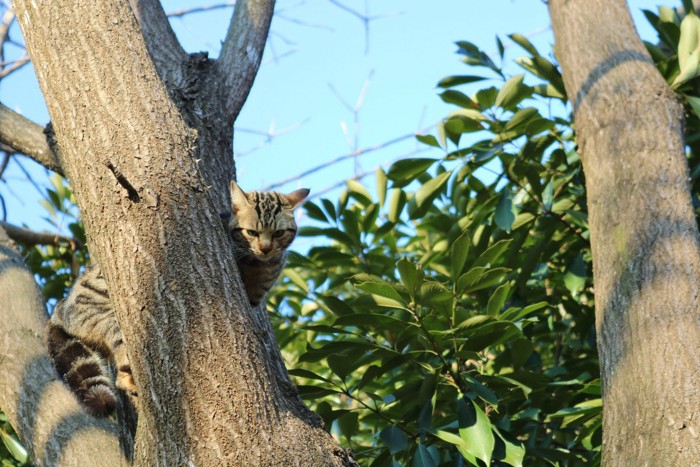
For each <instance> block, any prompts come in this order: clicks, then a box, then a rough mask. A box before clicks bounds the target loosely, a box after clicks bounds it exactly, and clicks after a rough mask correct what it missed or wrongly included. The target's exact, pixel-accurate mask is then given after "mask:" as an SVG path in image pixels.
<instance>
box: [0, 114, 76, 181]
mask: <svg viewBox="0 0 700 467" xmlns="http://www.w3.org/2000/svg"><path fill="white" fill-rule="evenodd" d="M0 142H2V143H5V144H7V145H8V146H10V147H11V148H12V149H14V150H15V151H17V152H19V153H22V154H24V155H25V156H27V157H29V158H31V159H33V160H34V161H36V162H38V163H39V164H41V165H43V166H44V167H46V168H47V169H49V170H53V171H54V172H56V173H58V174H61V175H63V170H62V169H61V164H60V162H59V161H58V157H56V154H55V153H54V152H53V150H52V149H51V147H50V146H49V143H48V141H47V138H46V135H45V134H44V128H43V127H41V126H40V125H37V124H36V123H34V122H32V121H31V120H29V119H28V118H25V117H23V116H22V115H20V114H18V113H17V112H15V111H13V110H10V109H9V108H7V107H5V106H4V105H2V104H0Z"/></svg>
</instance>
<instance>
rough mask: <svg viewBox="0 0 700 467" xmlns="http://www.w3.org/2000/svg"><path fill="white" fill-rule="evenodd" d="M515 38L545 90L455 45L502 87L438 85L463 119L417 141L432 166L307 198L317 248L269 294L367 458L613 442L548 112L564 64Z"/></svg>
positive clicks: (450, 460)
mask: <svg viewBox="0 0 700 467" xmlns="http://www.w3.org/2000/svg"><path fill="white" fill-rule="evenodd" d="M512 39H513V40H515V41H516V42H518V43H519V44H520V45H522V46H523V47H524V48H525V50H526V51H528V52H529V56H528V57H526V58H523V59H520V60H519V63H520V65H521V66H522V67H523V68H525V69H526V70H527V71H528V81H529V80H530V79H531V78H532V77H533V76H534V77H535V78H537V84H534V85H529V84H526V81H525V79H524V78H525V76H524V75H518V76H514V77H506V76H504V72H503V71H502V70H501V69H500V68H499V67H498V66H496V65H495V63H494V62H493V61H492V60H491V59H490V58H489V57H488V56H486V55H485V54H484V53H483V52H481V51H480V50H478V49H477V48H476V47H475V46H474V45H472V44H470V43H467V42H459V43H458V46H459V52H460V53H461V54H462V55H464V57H465V59H464V61H465V62H466V63H467V64H468V65H470V66H479V67H485V68H487V69H489V70H491V72H493V73H495V74H497V75H498V76H501V77H503V80H504V82H503V83H502V84H501V85H500V86H498V87H496V86H494V87H484V88H482V89H481V90H479V91H478V92H476V93H475V94H474V95H473V96H472V97H469V96H467V95H466V94H464V93H462V92H460V91H458V90H456V89H455V87H457V86H460V85H462V84H465V83H469V82H474V81H477V80H480V79H481V78H479V77H476V76H472V75H469V76H452V77H449V78H446V79H444V80H442V81H441V83H440V86H441V87H443V88H445V90H444V91H443V92H442V94H441V97H442V99H443V100H445V101H446V102H449V103H451V104H455V105H456V106H457V110H455V111H454V112H453V113H451V114H450V115H449V116H448V117H447V118H446V119H445V121H444V122H443V123H442V124H441V125H440V127H439V129H438V132H437V137H435V136H420V137H419V139H420V140H421V141H423V142H424V143H426V144H429V145H432V146H435V151H434V152H435V157H434V158H425V159H407V160H402V161H399V162H397V163H395V164H394V165H392V166H391V167H390V168H389V169H388V171H387V172H386V173H384V172H383V171H381V170H380V171H379V172H378V173H377V177H376V178H377V187H376V193H377V195H376V196H372V195H371V194H370V192H369V191H368V190H366V189H365V188H363V187H362V186H361V185H359V184H358V183H356V182H348V189H347V191H346V192H345V193H344V194H343V195H342V196H341V198H340V200H339V201H338V202H336V203H333V202H331V201H329V200H326V199H323V200H321V201H320V202H319V203H318V204H313V203H307V204H306V206H305V207H306V212H307V214H308V216H309V217H310V218H312V219H314V220H315V221H316V222H315V225H314V226H312V227H305V228H302V229H301V230H300V234H301V235H305V236H312V237H314V238H316V239H317V240H318V243H319V245H320V246H316V247H314V248H311V250H310V251H309V254H308V257H302V256H299V255H295V256H293V257H292V258H291V259H290V261H289V267H288V269H287V270H286V272H287V276H286V277H287V278H286V280H285V281H284V283H283V284H282V286H280V287H278V288H277V289H276V290H277V292H276V294H275V295H274V297H273V298H272V300H271V308H272V309H273V310H280V312H279V314H278V315H276V316H277V319H278V320H279V322H280V324H279V325H278V326H277V329H278V330H279V331H278V332H279V334H278V337H279V341H280V343H281V345H282V346H283V350H284V351H285V352H286V353H287V357H288V358H289V359H290V360H291V363H292V365H291V366H292V367H293V369H292V370H291V373H292V374H293V375H294V376H295V377H296V379H297V382H298V383H299V388H300V392H301V394H302V396H303V397H304V398H305V399H306V400H307V401H308V402H309V403H310V404H311V405H312V407H313V408H314V409H315V410H316V412H317V413H319V414H320V415H321V416H322V417H323V418H324V420H325V421H326V425H327V426H328V427H329V428H330V429H331V430H332V431H333V432H334V433H336V434H337V435H338V436H340V437H341V438H342V439H343V441H342V442H344V443H345V444H347V445H349V446H350V447H352V448H353V450H354V451H355V453H356V456H357V457H358V459H359V460H360V461H361V463H362V464H364V465H415V466H418V465H426V466H433V465H440V464H445V465H462V464H463V462H464V461H466V462H468V463H470V464H473V465H482V464H487V465H489V463H490V462H492V461H493V462H494V463H503V464H510V465H521V464H522V463H523V462H525V463H532V462H533V461H536V462H538V463H542V462H543V461H549V462H552V463H566V464H572V463H575V462H588V461H591V460H593V459H594V458H595V455H596V453H597V450H598V447H599V445H600V410H601V403H600V385H599V382H598V379H597V375H598V360H597V356H596V350H595V336H594V316H593V307H592V305H593V297H592V294H591V274H590V253H589V250H588V240H587V239H588V230H587V219H586V200H585V191H584V187H583V186H584V185H583V173H582V168H581V164H580V160H579V158H578V155H577V154H576V152H575V151H574V150H573V143H572V137H573V132H572V130H571V125H570V122H569V121H568V120H566V119H562V118H558V117H555V116H552V115H549V114H547V113H545V112H544V111H543V110H541V109H547V108H549V107H553V108H558V109H561V108H562V105H561V103H563V102H564V101H565V93H564V89H563V85H562V81H561V76H560V75H559V72H558V70H557V68H556V66H555V65H554V64H552V63H551V62H550V61H549V60H547V59H546V58H545V57H543V56H540V55H539V54H538V53H537V51H536V50H535V49H534V47H533V46H532V45H531V44H530V43H529V42H528V41H527V40H526V39H525V38H523V37H520V36H513V37H512ZM542 80H544V81H542ZM550 101H558V103H557V102H555V103H552V104H551V105H550ZM462 140H464V141H467V140H468V141H469V143H468V144H461V142H462ZM329 238H330V239H332V240H333V241H332V242H330V244H329V243H328V241H327V239H329ZM300 328H301V329H304V330H305V332H303V333H300V332H299V329H300Z"/></svg>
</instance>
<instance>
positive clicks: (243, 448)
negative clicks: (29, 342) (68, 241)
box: [0, 0, 352, 466]
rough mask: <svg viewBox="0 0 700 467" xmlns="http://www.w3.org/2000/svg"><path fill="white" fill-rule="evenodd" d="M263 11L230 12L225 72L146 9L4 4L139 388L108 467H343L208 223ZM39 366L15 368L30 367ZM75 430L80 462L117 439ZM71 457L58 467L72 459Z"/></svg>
mask: <svg viewBox="0 0 700 467" xmlns="http://www.w3.org/2000/svg"><path fill="white" fill-rule="evenodd" d="M273 5H274V1H273V0H248V1H240V2H239V3H238V4H237V6H236V11H235V15H234V18H233V20H232V23H231V27H230V29H229V31H228V33H227V37H226V39H225V42H224V45H223V48H222V54H221V57H220V58H219V60H211V59H208V58H207V57H206V56H205V55H204V54H193V55H188V54H186V53H185V52H184V51H183V50H182V48H181V47H180V45H179V44H178V43H177V39H176V38H175V35H174V34H173V32H172V30H171V29H170V27H169V24H168V22H167V19H166V17H165V14H164V13H163V11H162V8H161V6H160V4H159V3H158V2H157V1H155V0H131V2H130V3H129V2H127V1H126V0H103V1H100V2H94V1H83V0H78V1H76V0H51V1H47V0H38V1H37V0H16V1H15V2H14V6H15V9H16V12H17V17H18V19H19V21H20V25H21V27H22V30H23V33H24V37H25V41H26V45H27V50H28V51H29V53H30V56H31V58H32V61H33V63H34V67H35V69H36V72H37V76H38V79H39V83H40V86H41V89H42V92H43V94H44V97H45V99H46V103H47V107H48V109H49V113H50V115H51V119H52V134H51V135H50V136H51V145H50V152H48V153H47V154H46V157H47V158H48V160H55V159H57V160H58V163H59V165H60V169H61V170H62V171H63V173H65V175H66V176H67V178H68V180H69V182H70V184H71V188H72V190H73V192H74V193H75V195H76V199H77V201H78V206H79V208H80V211H81V215H82V219H83V221H84V224H85V230H86V233H87V236H88V244H89V248H90V252H91V254H92V256H93V258H95V259H96V260H97V262H98V263H99V264H100V265H101V266H102V269H103V272H104V274H105V277H106V279H107V283H108V286H109V290H110V295H111V296H112V299H113V302H114V304H115V310H116V315H117V318H118V321H119V323H120V326H121V328H122V331H123V334H124V339H125V342H126V343H127V346H128V349H129V357H130V359H131V363H132V371H133V373H134V378H135V381H136V385H137V387H138V393H139V404H140V407H139V409H140V416H139V422H138V428H137V431H136V435H135V440H134V443H135V444H134V449H133V457H132V458H131V459H129V457H130V456H131V453H127V456H126V457H124V456H123V455H122V453H120V452H118V451H117V450H116V449H111V450H110V449H104V452H103V453H102V454H101V455H100V456H99V459H100V460H102V461H103V462H104V464H105V465H117V464H119V463H120V462H128V461H131V462H133V464H135V465H144V466H151V465H314V466H317V465H347V464H350V463H351V462H352V461H351V460H349V459H348V457H347V454H346V452H345V451H344V450H343V449H341V448H340V447H338V445H337V444H336V443H335V441H334V440H333V439H332V438H331V437H330V436H329V435H328V434H327V433H326V432H325V431H324V430H323V428H322V427H321V422H320V419H319V418H318V417H316V416H315V415H313V414H312V413H311V412H310V411H309V410H308V409H307V408H306V406H305V405H304V404H303V403H302V402H301V400H300V398H299V396H298V394H297V393H296V390H295V388H294V386H293V385H292V384H291V383H290V381H289V377H288V375H287V373H286V370H285V368H284V365H283V363H282V359H281V356H280V353H279V350H278V349H277V345H276V343H275V341H274V337H273V333H272V329H271V326H270V322H269V319H268V317H267V314H266V311H265V309H264V308H263V307H258V308H256V309H251V308H250V306H249V305H248V302H247V300H246V298H245V292H244V289H243V287H242V284H241V281H240V277H239V275H238V273H237V269H236V264H235V260H234V258H233V253H232V251H231V248H230V243H229V239H228V237H227V235H226V232H225V231H224V229H223V227H222V225H221V221H220V219H219V212H220V211H222V210H225V209H227V208H228V192H227V185H228V180H229V179H230V178H231V177H233V176H234V175H235V170H234V166H233V158H232V136H233V135H232V124H233V120H234V118H235V117H236V116H237V115H238V112H239V111H240V109H241V107H242V105H243V102H244V101H245V98H246V96H247V94H248V91H249V89H250V86H251V84H252V81H253V78H254V76H255V73H256V71H257V68H258V66H259V63H260V58H261V55H262V51H263V47H264V43H265V39H266V36H267V31H268V28H269V23H270V19H271V16H272V9H273ZM0 110H2V109H0ZM3 116H4V115H3V114H2V112H0V118H2V117H3ZM10 117H11V115H10ZM0 123H1V122H0ZM33 135H34V136H36V132H34V133H33ZM1 136H2V135H1V134H0V137H1ZM35 156H36V157H35V159H37V160H39V159H41V157H39V156H38V155H36V154H35ZM0 285H1V284H0ZM35 307H36V304H35ZM23 312H24V311H21V310H20V311H18V313H23ZM31 329H32V333H34V334H36V333H38V331H37V329H36V327H32V328H31ZM35 338H36V336H34V337H33V339H34V340H36V339H35ZM33 349H34V350H33V351H32V352H33V353H29V354H28V356H27V357H26V358H24V357H22V358H19V361H18V363H17V364H19V363H22V364H23V365H25V366H28V365H31V362H33V361H34V360H36V359H37V358H39V357H37V356H38V355H41V357H40V360H41V359H42V358H43V354H42V353H41V352H39V351H38V350H36V348H33ZM41 361H42V362H43V363H42V365H43V366H42V370H41V371H44V374H43V376H42V378H43V379H41V380H40V381H39V382H38V383H37V382H35V381H32V380H29V379H26V378H25V380H23V381H22V385H23V386H22V387H23V389H22V390H21V391H23V392H24V393H26V392H28V390H27V388H32V391H31V392H32V394H34V396H33V397H31V398H29V399H28V400H27V401H25V402H26V404H25V405H27V404H29V405H31V404H33V408H34V409H35V411H41V410H44V405H45V404H46V401H45V398H46V397H49V395H47V394H46V392H47V391H46V390H43V388H48V387H52V386H51V385H46V384H44V382H45V381H46V378H47V376H46V374H45V370H46V368H45V366H46V365H45V361H44V360H41ZM36 384H39V385H40V386H39V389H37V387H36V386H35V385H36ZM5 392H6V387H5V386H3V385H0V394H5ZM64 395H65V394H64ZM6 400H9V402H10V403H11V404H14V405H17V404H19V402H18V401H16V400H12V399H2V401H3V409H5V410H7V411H8V415H10V417H11V420H12V421H13V424H15V426H20V427H27V429H26V430H29V431H31V430H32V424H31V420H27V418H29V419H31V418H32V417H34V416H35V415H34V412H32V411H31V410H29V409H27V408H26V407H24V406H22V407H23V408H22V410H21V411H20V410H18V409H14V410H13V408H12V407H8V408H6V407H5V405H4V404H5V402H6ZM51 400H52V399H49V401H51ZM40 401H41V406H39V402H40ZM83 419H85V417H82V418H81V419H80V420H83ZM80 420H79V421H77V422H76V421H75V420H71V423H73V422H75V423H74V424H73V425H72V427H73V429H74V432H75V433H80V434H81V440H82V441H81V442H83V443H86V444H85V446H86V452H87V451H88V450H89V449H90V447H92V448H94V447H95V446H99V445H100V443H101V441H100V440H97V437H99V436H102V437H105V436H108V437H109V436H112V438H114V437H116V435H115V433H116V432H117V431H118V429H117V428H112V431H111V432H110V431H109V429H107V428H105V429H104V430H106V431H107V434H106V435H105V434H104V433H102V432H100V434H99V435H95V436H92V435H91V434H90V432H88V431H86V430H83V429H82V428H83V427H85V428H86V429H87V428H89V427H91V426H94V425H95V422H94V421H92V420H90V419H87V421H80ZM83 424H84V425H83ZM101 426H102V425H100V427H101ZM26 430H25V429H20V433H21V434H22V436H23V439H25V441H26V440H27V438H26V436H27V431H26ZM104 430H103V431H104ZM49 431H50V430H49ZM110 433H111V434H110ZM29 436H31V435H29ZM50 436H52V435H49V437H50ZM124 436H126V435H124V434H122V435H121V438H122V439H121V444H122V446H127V447H128V446H130V444H129V441H130V440H124ZM109 442H110V443H112V444H111V445H113V446H116V444H115V443H114V441H109ZM95 443H97V444H95ZM28 445H29V446H30V449H31V450H32V454H33V455H34V456H35V458H36V459H37V460H39V461H42V459H45V458H42V457H41V452H38V451H37V449H36V448H35V445H34V444H33V443H31V442H30V443H28ZM66 446H70V443H67V444H66ZM76 449H77V448H76ZM126 450H128V449H126ZM66 456H72V454H69V453H68V452H63V453H58V454H57V455H56V456H55V458H59V459H63V460H65V461H67V462H68V463H72V462H73V461H74V460H75V459H74V458H69V459H66ZM45 463H49V464H51V463H50V462H45ZM52 465H53V464H52ZM84 465H87V464H84Z"/></svg>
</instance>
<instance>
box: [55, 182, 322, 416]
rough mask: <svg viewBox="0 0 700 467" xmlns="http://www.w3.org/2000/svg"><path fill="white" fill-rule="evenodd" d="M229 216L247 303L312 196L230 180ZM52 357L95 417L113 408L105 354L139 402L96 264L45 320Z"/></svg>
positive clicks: (282, 255)
mask: <svg viewBox="0 0 700 467" xmlns="http://www.w3.org/2000/svg"><path fill="white" fill-rule="evenodd" d="M230 191H231V214H230V215H229V216H227V219H226V221H225V226H226V228H227V230H228V232H229V234H230V236H231V239H232V241H233V252H234V256H235V258H236V263H237V264H238V269H239V271H240V273H241V278H242V279H243V285H244V286H245V290H246V295H247V296H248V300H249V301H250V304H251V305H252V306H254V307H255V306H258V305H259V304H260V303H262V302H263V301H264V299H265V296H266V295H267V293H268V292H269V290H270V288H271V287H272V286H273V285H274V283H275V282H276V281H277V278H278V277H279V275H280V273H281V272H282V269H283V268H284V263H285V259H286V256H287V249H288V248H289V245H290V244H291V243H292V241H293V240H294V238H295V237H296V231H297V230H296V228H297V227H296V222H295V221H294V210H295V209H296V208H297V207H298V206H299V205H300V204H301V203H302V202H303V201H304V200H305V199H306V197H307V196H308V195H309V190H308V189H306V188H302V189H299V190H296V191H293V192H292V193H289V194H282V193H277V192H258V191H251V192H244V191H243V190H242V189H241V188H240V187H239V186H238V184H237V183H236V182H235V181H231V184H230ZM46 343H47V348H48V353H49V358H50V360H51V362H52V364H53V366H54V368H55V369H56V371H57V373H58V374H59V375H60V376H61V378H62V379H63V380H64V381H65V382H66V384H68V386H69V387H70V389H71V390H72V391H73V393H74V394H76V396H78V399H79V400H80V401H81V403H82V405H83V406H84V407H85V408H86V409H87V410H88V412H90V413H91V414H93V415H95V416H100V417H103V416H107V415H109V414H111V413H112V412H113V411H114V410H115V408H116V405H117V396H116V394H115V391H114V384H113V382H112V380H111V377H110V375H111V374H112V373H111V372H110V371H108V369H107V365H106V364H105V360H106V361H108V362H109V363H110V364H112V365H114V367H115V368H116V370H117V373H116V387H117V388H119V389H121V390H122V391H124V392H125V393H126V394H127V395H128V396H129V397H130V399H131V400H132V402H134V404H136V403H137V401H138V399H137V392H136V385H135V384H134V380H133V377H132V373H131V366H130V364H129V358H128V356H127V353H126V346H125V344H124V341H123V339H122V334H121V330H120V329H119V324H118V323H117V320H116V317H115V315H114V311H113V310H112V303H111V301H110V299H109V293H108V291H107V283H106V281H105V279H104V276H103V275H102V271H101V270H100V268H99V266H98V265H93V266H89V267H88V268H86V269H85V271H84V272H83V274H82V275H81V276H80V277H78V280H77V281H76V283H75V285H74V286H73V289H72V290H71V292H70V293H69V294H68V296H67V297H66V298H65V299H63V300H61V301H60V302H59V303H58V304H57V305H56V308H55V309H54V312H53V314H52V315H51V319H50V320H49V322H48V324H47V332H46Z"/></svg>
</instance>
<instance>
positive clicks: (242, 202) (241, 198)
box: [230, 180, 250, 213]
mask: <svg viewBox="0 0 700 467" xmlns="http://www.w3.org/2000/svg"><path fill="white" fill-rule="evenodd" d="M230 186H231V211H232V212H234V213H236V212H238V211H240V210H241V209H246V208H250V203H249V202H248V198H247V197H246V195H245V192H244V191H243V190H241V187H239V186H238V183H236V182H235V181H233V180H231V185H230Z"/></svg>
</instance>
